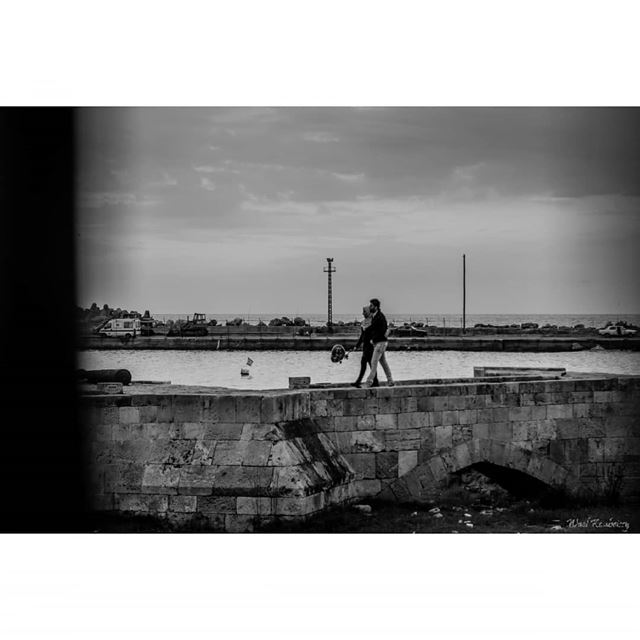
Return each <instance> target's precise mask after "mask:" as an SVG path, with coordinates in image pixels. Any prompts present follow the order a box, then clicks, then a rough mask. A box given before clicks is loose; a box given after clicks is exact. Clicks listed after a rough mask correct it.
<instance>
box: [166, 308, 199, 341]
mask: <svg viewBox="0 0 640 640" xmlns="http://www.w3.org/2000/svg"><path fill="white" fill-rule="evenodd" d="M167 335H168V336H206V335H209V331H207V316H206V315H205V314H204V313H194V314H193V318H192V319H189V316H187V321H186V322H185V323H184V324H182V325H178V326H176V325H174V326H173V327H171V329H170V330H169V332H168V333H167Z"/></svg>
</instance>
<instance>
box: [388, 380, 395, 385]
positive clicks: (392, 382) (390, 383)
mask: <svg viewBox="0 0 640 640" xmlns="http://www.w3.org/2000/svg"><path fill="white" fill-rule="evenodd" d="M395 386H396V383H395V382H394V381H393V380H391V382H387V387H395Z"/></svg>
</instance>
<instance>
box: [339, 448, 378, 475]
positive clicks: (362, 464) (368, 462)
mask: <svg viewBox="0 0 640 640" xmlns="http://www.w3.org/2000/svg"><path fill="white" fill-rule="evenodd" d="M343 457H344V459H345V460H346V461H347V462H348V464H349V466H350V467H351V468H352V469H353V471H354V472H355V477H356V480H362V479H364V478H375V477H376V454H375V453H345V454H344V455H343Z"/></svg>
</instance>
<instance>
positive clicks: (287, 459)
mask: <svg viewBox="0 0 640 640" xmlns="http://www.w3.org/2000/svg"><path fill="white" fill-rule="evenodd" d="M300 443H301V441H300V439H299V438H296V439H294V440H293V441H291V440H281V441H279V442H275V443H273V446H272V448H271V451H270V455H269V458H268V462H267V464H268V465H269V466H273V467H286V466H295V465H298V464H303V463H304V462H307V456H305V454H304V453H303V452H302V451H301V449H300Z"/></svg>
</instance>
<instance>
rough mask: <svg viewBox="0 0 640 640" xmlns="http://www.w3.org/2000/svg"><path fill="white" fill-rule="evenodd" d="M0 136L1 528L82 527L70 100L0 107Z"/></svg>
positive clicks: (51, 529)
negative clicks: (64, 104) (59, 103)
mask: <svg viewBox="0 0 640 640" xmlns="http://www.w3.org/2000/svg"><path fill="white" fill-rule="evenodd" d="M0 140H1V141H2V144H1V145H0V211H2V233H1V234H0V299H1V300H2V313H1V314H0V362H1V363H2V367H1V368H0V381H1V387H0V388H1V389H2V396H3V407H2V409H3V421H2V422H3V430H2V451H3V454H4V455H3V459H2V464H1V465H0V482H1V486H2V489H3V496H2V519H1V524H0V530H2V531H5V532H9V531H11V532H72V531H83V530H85V520H84V478H83V472H82V446H81V441H80V435H81V434H80V430H79V427H78V420H77V409H76V407H77V402H76V381H75V359H76V335H75V324H74V310H75V303H76V299H75V264H74V262H75V259H74V258H75V251H74V249H75V244H74V233H75V232H74V202H75V193H74V169H75V167H74V162H75V139H74V110H73V109H66V108H2V109H0Z"/></svg>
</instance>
